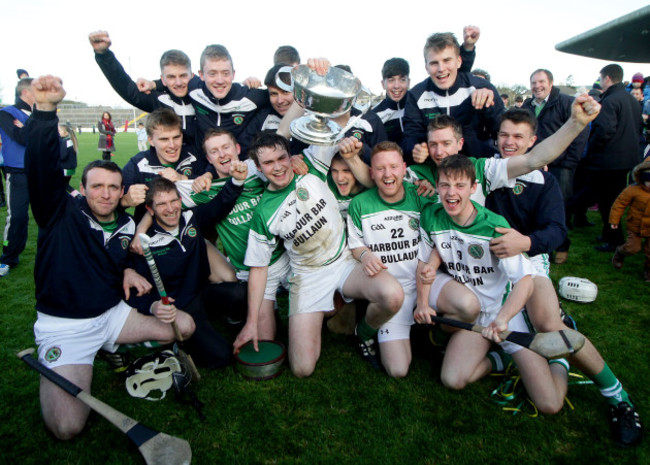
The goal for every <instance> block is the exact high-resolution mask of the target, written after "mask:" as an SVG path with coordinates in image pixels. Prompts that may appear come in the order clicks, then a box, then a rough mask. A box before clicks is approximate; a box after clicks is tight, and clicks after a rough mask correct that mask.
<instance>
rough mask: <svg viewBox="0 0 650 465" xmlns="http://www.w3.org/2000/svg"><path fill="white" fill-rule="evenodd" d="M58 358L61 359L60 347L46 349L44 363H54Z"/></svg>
mask: <svg viewBox="0 0 650 465" xmlns="http://www.w3.org/2000/svg"><path fill="white" fill-rule="evenodd" d="M59 357H61V348H60V347H56V346H54V347H50V348H49V349H47V352H45V361H47V362H50V363H52V362H56V361H57V360H58V359H59Z"/></svg>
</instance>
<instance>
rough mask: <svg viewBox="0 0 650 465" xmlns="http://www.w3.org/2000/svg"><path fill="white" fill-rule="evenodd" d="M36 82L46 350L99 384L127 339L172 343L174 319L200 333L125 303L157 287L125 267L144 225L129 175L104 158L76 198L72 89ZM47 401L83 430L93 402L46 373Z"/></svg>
mask: <svg viewBox="0 0 650 465" xmlns="http://www.w3.org/2000/svg"><path fill="white" fill-rule="evenodd" d="M32 89H33V91H34V95H35V98H36V104H37V109H36V110H34V113H33V114H32V118H31V120H30V124H29V125H28V137H27V140H28V143H27V149H26V153H25V169H26V172H27V179H28V185H29V197H30V200H31V204H32V212H33V215H34V219H35V220H36V223H37V224H38V226H39V227H40V235H39V240H38V251H37V254H36V264H35V268H34V280H35V282H36V310H37V321H36V323H35V325H34V334H35V336H36V343H37V344H38V357H39V360H40V361H41V363H43V364H44V365H45V366H47V367H48V368H51V369H52V370H53V371H55V372H57V373H59V374H60V375H62V376H63V377H64V378H66V379H68V380H70V381H72V382H73V383H75V384H76V385H77V386H79V387H81V388H82V389H84V390H86V391H90V385H91V382H92V378H93V360H94V359H95V355H96V354H97V351H99V349H101V348H104V349H105V350H108V351H115V350H116V349H117V345H118V344H123V343H137V342H142V341H149V340H157V341H160V342H164V343H168V342H171V341H172V340H173V339H174V334H173V331H172V328H171V325H169V323H170V322H172V321H174V320H175V321H176V322H177V323H178V326H179V329H180V331H181V334H182V336H183V337H186V338H187V337H189V336H190V335H191V334H192V333H193V332H194V322H193V320H192V318H191V317H190V316H189V315H188V314H186V313H184V312H180V311H174V310H173V309H170V308H162V309H158V310H159V311H157V312H156V314H155V316H145V315H142V314H140V313H138V312H137V311H136V310H135V309H133V308H131V307H129V306H128V305H127V304H126V303H125V302H124V300H123V299H124V298H125V297H126V298H128V297H129V293H130V288H131V287H135V288H136V289H137V290H138V293H144V292H148V291H149V290H150V289H151V286H150V285H149V284H148V283H147V282H146V280H145V279H144V278H143V277H142V276H140V275H138V274H137V273H136V272H135V271H134V270H132V269H128V268H125V264H126V262H127V255H128V246H129V242H130V241H131V239H132V237H133V233H134V231H135V224H134V223H133V220H132V219H131V217H129V216H128V215H127V214H126V213H123V212H122V211H120V210H118V209H117V207H118V204H119V202H120V199H121V198H122V196H123V194H124V187H123V182H122V172H121V170H120V168H119V167H118V166H117V165H116V164H115V163H113V162H110V161H103V160H97V161H94V162H92V163H90V164H89V165H88V166H86V168H85V169H84V172H83V175H82V178H81V187H80V189H79V190H80V192H81V195H80V196H78V197H72V196H70V195H68V192H67V190H66V187H67V181H66V180H65V177H64V174H63V169H62V168H61V154H60V145H59V133H58V130H57V123H58V119H57V116H56V108H57V105H58V103H59V102H61V100H63V97H64V96H65V91H64V90H63V87H62V85H61V80H60V79H59V78H55V77H53V76H44V77H41V78H38V79H36V80H34V82H33V83H32ZM122 286H124V287H123V289H124V290H123V289H122ZM125 294H126V295H125ZM40 400H41V409H42V411H43V420H44V421H45V425H46V427H47V428H48V429H49V430H50V431H52V433H53V434H54V435H55V436H56V437H57V438H59V439H71V438H73V437H74V436H76V435H77V434H79V433H80V432H81V430H82V429H83V427H84V425H85V424H86V420H87V418H88V414H89V412H90V409H89V407H87V406H86V405H85V404H83V403H82V402H81V401H80V400H78V399H77V398H75V397H72V396H70V395H68V394H67V393H65V392H64V391H62V390H61V389H60V388H58V387H57V386H55V385H54V384H53V383H52V382H50V381H48V380H46V379H45V378H41V386H40Z"/></svg>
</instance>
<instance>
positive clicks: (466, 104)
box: [402, 32, 504, 161]
mask: <svg viewBox="0 0 650 465" xmlns="http://www.w3.org/2000/svg"><path fill="white" fill-rule="evenodd" d="M424 63H425V69H426V71H427V73H428V74H429V77H428V78H427V79H425V80H424V81H422V82H421V83H419V84H418V85H416V86H415V87H414V88H413V89H411V91H410V93H409V94H408V96H407V100H406V105H405V106H404V138H403V140H402V149H403V150H404V153H405V154H407V155H408V154H411V152H414V151H415V150H416V148H417V147H418V146H419V147H421V149H423V150H424V149H426V143H425V142H424V141H425V140H426V136H427V134H426V131H427V124H428V122H429V121H431V120H432V119H433V118H435V117H436V116H437V115H440V114H446V115H449V116H453V117H454V118H456V119H457V120H458V122H459V123H460V124H461V126H462V128H463V134H464V136H465V147H464V149H463V153H466V154H468V155H472V156H475V157H487V156H491V155H492V154H493V150H494V148H493V140H494V139H496V133H497V130H498V128H499V122H498V116H499V115H500V114H501V113H502V112H503V110H504V107H503V102H502V101H501V99H500V98H499V93H498V91H497V89H496V88H495V87H494V86H493V85H492V84H490V83H489V82H488V81H486V80H485V79H481V78H478V77H476V76H474V75H472V74H471V73H469V72H466V71H461V70H460V68H461V66H462V58H461V56H460V45H459V44H458V41H457V40H456V37H454V35H453V34H452V33H449V32H446V33H436V34H433V35H431V36H430V37H429V38H428V39H427V42H426V44H425V46H424ZM413 157H414V158H415V153H413ZM416 161H417V160H416Z"/></svg>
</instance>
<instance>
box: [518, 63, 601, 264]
mask: <svg viewBox="0 0 650 465" xmlns="http://www.w3.org/2000/svg"><path fill="white" fill-rule="evenodd" d="M530 90H531V91H532V93H533V96H532V97H531V98H529V99H526V101H524V103H523V105H522V107H521V108H523V109H526V110H529V111H531V112H532V113H533V114H534V115H535V117H536V118H537V124H538V125H537V134H536V135H537V141H536V142H535V144H538V143H539V142H541V141H543V140H544V139H546V138H547V137H548V136H550V135H551V134H553V133H555V132H556V131H557V130H558V129H559V128H560V126H562V125H563V124H564V123H565V122H566V121H567V120H568V119H569V118H570V117H571V105H572V104H573V97H571V96H569V95H566V94H562V93H561V92H560V89H559V88H557V87H555V86H553V73H551V72H550V71H549V70H547V69H537V70H535V71H533V73H532V74H531V75H530ZM588 134H589V130H588V129H587V128H585V129H584V130H583V131H582V132H581V133H580V135H579V136H578V137H576V138H575V139H574V141H573V142H572V143H571V145H569V147H567V149H566V150H565V151H564V153H562V155H560V156H559V157H558V158H557V159H556V160H555V161H554V162H553V163H551V164H550V165H549V167H548V168H549V172H550V173H551V174H552V175H553V176H554V177H555V179H556V180H557V182H558V184H559V186H560V191H561V192H562V199H563V200H564V205H565V211H566V210H568V208H567V203H568V201H569V199H570V198H571V196H572V195H573V177H574V175H575V171H576V168H577V167H578V163H579V162H580V159H581V158H582V153H583V152H584V149H585V145H586V143H587V136H588ZM569 222H570V218H569V217H568V215H567V221H566V223H567V224H569ZM570 245H571V241H570V240H569V237H568V236H567V237H566V239H565V240H564V243H562V245H560V246H559V247H558V248H557V250H556V251H555V255H554V257H553V263H556V264H562V263H565V262H566V261H567V258H568V254H569V246H570Z"/></svg>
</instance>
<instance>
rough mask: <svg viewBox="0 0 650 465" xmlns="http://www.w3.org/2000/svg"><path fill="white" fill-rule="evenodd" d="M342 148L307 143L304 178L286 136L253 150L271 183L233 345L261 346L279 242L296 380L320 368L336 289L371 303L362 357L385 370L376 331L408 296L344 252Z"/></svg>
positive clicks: (254, 237) (249, 253) (252, 239)
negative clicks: (261, 321) (334, 169)
mask: <svg viewBox="0 0 650 465" xmlns="http://www.w3.org/2000/svg"><path fill="white" fill-rule="evenodd" d="M311 66H313V69H315V68H317V67H318V66H321V65H318V64H317V63H314V62H312V63H311ZM328 68H329V63H327V64H326V66H325V65H322V70H323V71H324V72H326V71H327V69H328ZM354 140H356V139H354ZM338 150H347V149H346V145H345V144H343V145H341V144H339V146H338V147H337V146H333V147H316V146H310V147H309V148H308V149H307V150H305V151H304V155H305V162H306V163H307V165H308V167H309V172H308V174H306V175H294V173H293V171H292V169H291V163H290V160H289V143H288V141H287V140H286V139H285V138H284V137H282V136H279V135H273V134H265V133H263V134H261V135H260V136H259V137H258V139H256V141H255V143H254V145H253V147H252V148H251V151H250V154H251V157H252V158H253V160H254V161H255V163H256V165H257V167H258V169H259V170H260V171H261V172H262V174H264V176H265V177H266V178H267V179H268V181H269V185H268V188H267V190H266V191H265V193H264V195H263V196H262V200H261V202H260V204H259V205H258V206H257V209H256V210H255V214H254V216H253V220H252V223H251V231H250V235H249V239H248V249H247V250H246V259H245V264H246V265H248V266H250V267H251V269H250V276H249V281H248V295H249V309H248V311H249V315H248V319H247V322H246V326H244V328H243V329H242V331H241V333H240V334H239V336H238V337H237V340H236V341H235V350H239V348H241V346H243V345H244V344H245V343H246V342H248V341H251V340H252V341H253V342H254V344H257V340H258V330H257V318H258V313H259V308H260V305H261V302H262V298H263V294H264V289H265V286H266V279H267V272H268V266H269V262H270V259H271V256H272V254H273V251H274V250H275V249H276V247H277V246H278V244H281V245H282V246H283V247H284V249H285V250H286V252H287V254H288V257H289V260H290V264H291V271H292V275H291V277H290V279H289V283H290V285H291V287H290V294H289V350H288V352H289V364H290V366H291V370H292V372H293V373H294V375H296V376H298V377H305V376H309V375H311V374H312V373H313V371H314V369H315V367H316V363H317V361H318V359H319V357H320V350H321V330H322V324H323V318H324V316H325V315H326V314H328V315H331V314H333V313H334V292H335V291H339V293H340V294H341V295H342V296H343V298H344V299H345V300H348V301H349V300H350V299H352V298H360V299H366V300H368V301H369V302H370V304H369V305H368V310H367V313H366V317H365V318H364V319H363V320H362V321H361V322H360V323H359V325H357V329H356V334H357V340H358V343H359V348H360V350H361V353H362V356H363V357H364V359H366V360H367V361H369V362H370V363H372V364H373V366H375V367H377V368H379V367H380V366H381V365H380V362H379V361H378V360H377V357H376V352H375V348H374V344H375V342H374V338H375V337H376V332H377V329H378V328H379V327H380V326H381V325H382V324H383V323H384V322H386V321H387V320H389V319H390V318H391V317H392V316H393V314H394V313H395V312H397V310H398V309H399V307H400V306H401V304H402V299H403V297H404V294H403V291H402V288H401V286H400V284H399V283H398V282H397V281H396V280H395V279H394V278H393V277H392V276H390V275H389V274H388V273H384V272H380V273H378V274H377V275H376V276H374V277H369V276H367V275H366V274H365V273H364V272H363V269H362V267H361V265H360V264H358V263H357V262H356V260H355V257H353V255H352V253H351V252H350V250H349V248H348V247H347V240H346V234H345V223H344V221H343V218H342V217H341V215H340V213H339V210H338V202H337V201H336V198H335V197H334V195H333V194H332V192H331V191H330V189H329V187H328V186H327V182H326V177H327V172H328V169H329V165H330V163H331V159H332V157H333V156H334V154H335V153H336V152H337V151H338ZM355 150H356V152H358V151H359V150H360V147H358V148H356V149H355ZM356 258H358V257H356Z"/></svg>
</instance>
